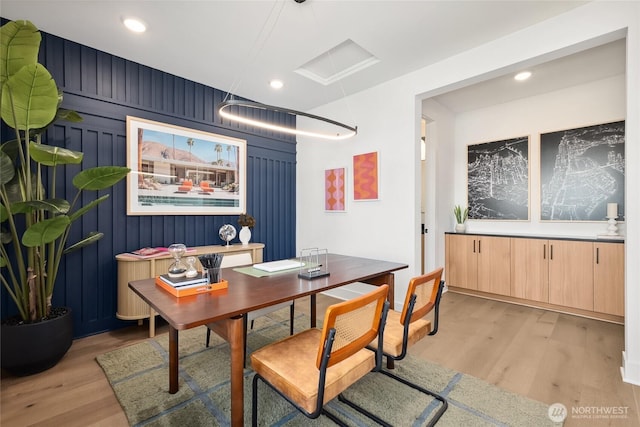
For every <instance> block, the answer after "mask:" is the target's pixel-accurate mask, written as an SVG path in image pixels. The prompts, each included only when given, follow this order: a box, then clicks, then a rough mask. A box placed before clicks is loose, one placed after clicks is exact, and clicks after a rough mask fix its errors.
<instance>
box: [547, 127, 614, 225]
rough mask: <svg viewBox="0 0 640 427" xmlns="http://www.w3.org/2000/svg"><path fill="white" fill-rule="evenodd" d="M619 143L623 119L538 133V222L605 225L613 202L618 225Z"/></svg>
mask: <svg viewBox="0 0 640 427" xmlns="http://www.w3.org/2000/svg"><path fill="white" fill-rule="evenodd" d="M624 143H625V122H624V121H618V122H612V123H604V124H599V125H594V126H586V127H581V128H575V129H567V130H562V131H557V132H550V133H543V134H541V135H540V185H541V207H540V212H541V219H542V220H549V221H606V218H605V217H606V215H607V203H617V204H618V212H619V218H618V221H623V220H624V186H625V179H624V176H625V155H624V154H625V151H624Z"/></svg>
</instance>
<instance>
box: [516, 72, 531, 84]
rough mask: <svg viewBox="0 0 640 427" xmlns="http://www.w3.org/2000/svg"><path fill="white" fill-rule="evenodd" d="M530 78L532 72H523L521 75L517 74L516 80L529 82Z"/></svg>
mask: <svg viewBox="0 0 640 427" xmlns="http://www.w3.org/2000/svg"><path fill="white" fill-rule="evenodd" d="M529 77H531V71H523V72H521V73H518V74H516V75H515V77H514V79H516V80H518V81H519V82H521V81H523V80H527V79H528V78H529Z"/></svg>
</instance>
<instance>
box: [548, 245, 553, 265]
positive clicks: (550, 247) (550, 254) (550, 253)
mask: <svg viewBox="0 0 640 427" xmlns="http://www.w3.org/2000/svg"><path fill="white" fill-rule="evenodd" d="M549 259H550V260H552V261H553V245H549Z"/></svg>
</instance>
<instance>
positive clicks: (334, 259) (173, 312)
mask: <svg viewBox="0 0 640 427" xmlns="http://www.w3.org/2000/svg"><path fill="white" fill-rule="evenodd" d="M325 262H326V264H327V265H325V266H323V269H325V270H326V271H327V272H328V273H329V274H328V275H326V276H323V277H317V278H313V279H306V278H301V277H299V276H298V274H299V272H300V270H299V269H298V268H295V269H291V270H286V271H280V272H274V273H270V274H259V275H253V274H247V273H246V272H243V270H242V268H227V269H223V273H222V276H223V278H224V280H226V281H227V282H228V286H227V287H226V288H224V289H220V290H216V291H213V292H208V293H201V294H197V295H191V296H184V297H175V296H173V295H172V294H171V293H169V292H167V291H165V290H164V289H162V288H161V287H159V286H157V285H156V283H155V278H148V279H143V280H135V281H131V282H129V287H130V288H131V290H132V291H133V292H135V293H136V294H137V295H138V296H140V298H142V300H144V301H145V302H146V303H147V304H149V306H150V307H151V309H152V310H154V311H155V312H156V313H157V314H158V315H160V316H161V317H162V318H163V319H164V320H165V321H166V322H167V323H168V325H169V393H171V394H173V393H176V392H177V391H178V389H179V385H178V360H179V357H178V332H179V331H182V330H186V329H190V328H195V327H198V326H202V325H207V326H208V327H209V328H210V329H211V330H212V331H214V332H215V333H216V334H218V335H220V336H221V337H222V338H223V339H225V340H226V341H227V342H228V343H229V347H230V354H231V362H230V364H231V372H230V384H231V425H233V426H242V425H243V422H244V420H243V416H244V407H243V405H244V403H243V402H244V398H243V393H244V384H243V381H244V377H243V371H244V345H245V344H244V340H245V335H244V325H243V322H244V320H243V319H244V317H245V316H246V314H247V313H249V312H251V311H254V310H258V309H261V308H264V307H268V306H271V305H275V304H279V303H282V302H286V301H292V300H296V299H298V298H303V297H307V296H308V297H310V298H309V300H310V327H312V328H313V327H316V296H317V294H318V293H320V292H324V291H328V290H330V289H333V288H337V287H340V286H344V285H347V284H349V283H353V282H363V283H368V284H371V285H377V286H379V285H382V284H387V285H389V294H388V299H389V302H390V304H391V305H390V306H391V307H392V308H393V306H394V305H393V303H394V274H393V273H394V272H395V271H398V270H401V269H405V268H408V265H407V264H403V263H398V262H391V261H384V260H377V259H370V258H361V257H356V256H349V255H340V254H333V253H330V254H327V257H326V261H325ZM245 271H246V270H245Z"/></svg>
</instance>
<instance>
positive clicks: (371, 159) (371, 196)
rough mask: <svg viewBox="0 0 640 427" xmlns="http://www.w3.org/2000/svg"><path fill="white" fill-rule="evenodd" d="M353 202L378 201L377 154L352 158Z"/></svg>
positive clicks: (358, 155) (366, 154)
mask: <svg viewBox="0 0 640 427" xmlns="http://www.w3.org/2000/svg"><path fill="white" fill-rule="evenodd" d="M353 200H378V152H377V151H374V152H372V153H365V154H357V155H355V156H353Z"/></svg>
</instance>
